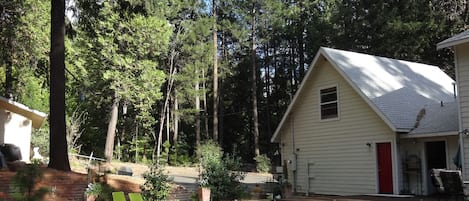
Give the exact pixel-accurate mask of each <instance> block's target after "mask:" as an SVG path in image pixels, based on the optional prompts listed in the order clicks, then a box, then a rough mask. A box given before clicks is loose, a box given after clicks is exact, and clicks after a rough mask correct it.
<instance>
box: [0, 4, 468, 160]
mask: <svg viewBox="0 0 469 201" xmlns="http://www.w3.org/2000/svg"><path fill="white" fill-rule="evenodd" d="M65 3H66V11H65V12H66V18H65V39H64V40H65V103H66V107H65V114H66V136H67V143H68V150H69V152H72V153H79V154H84V155H90V154H91V153H93V154H94V156H98V157H102V158H107V159H113V160H120V161H128V162H139V163H140V162H149V161H154V160H161V161H163V162H165V163H168V164H171V165H187V164H190V163H191V162H194V158H196V157H195V155H196V151H195V150H196V147H197V145H199V144H201V143H202V142H204V141H206V140H213V141H215V142H218V143H219V144H220V145H221V147H222V148H223V150H224V152H226V153H230V154H233V155H236V156H239V157H241V158H242V161H243V162H245V163H254V162H255V161H254V158H255V157H256V156H259V155H266V156H268V157H269V158H271V159H272V161H273V162H274V163H279V161H278V160H279V155H278V145H276V144H273V143H271V142H270V138H271V136H272V134H273V133H274V131H275V129H276V127H277V125H278V123H279V121H280V120H281V118H282V116H283V114H284V112H285V110H286V108H287V107H288V104H289V103H290V101H291V99H292V96H293V95H294V94H295V92H296V90H297V89H298V87H299V85H300V83H301V80H302V79H303V77H304V76H305V74H306V71H307V70H308V68H309V66H310V64H311V62H312V60H313V59H314V56H315V54H316V52H317V51H318V49H319V48H320V47H321V46H325V47H332V48H337V49H343V50H350V51H357V52H362V53H368V54H373V55H378V56H385V57H391V58H396V59H403V60H409V61H416V62H422V63H427V64H432V65H437V66H440V67H441V68H442V69H443V70H444V71H445V72H446V73H448V74H449V75H451V76H453V77H454V69H453V68H452V66H453V55H452V52H451V50H449V49H444V50H436V44H437V43H438V42H440V41H442V40H444V39H446V38H449V37H450V36H452V35H454V34H457V33H460V32H462V31H464V30H465V29H466V27H467V24H468V21H469V3H468V2H467V1H463V0H448V1H441V0H408V1H402V0H96V1H93V0H66V1H65ZM0 28H1V29H0V48H1V51H0V66H1V68H0V83H1V85H2V86H3V87H0V94H1V95H2V96H5V97H8V98H12V99H13V100H15V101H18V102H20V103H22V104H25V105H27V106H28V107H30V108H33V109H35V110H39V111H42V112H45V113H47V114H49V113H50V109H49V108H50V105H49V104H50V103H49V96H50V91H49V86H50V80H51V75H50V73H49V66H50V58H49V54H50V49H51V47H50V46H51V45H50V40H51V2H50V1H47V0H0ZM51 107H54V106H53V105H51ZM49 132H50V131H49V124H48V123H46V124H45V125H44V126H43V127H42V128H41V129H39V130H35V131H34V133H33V137H32V143H33V146H38V147H40V150H41V152H42V154H43V155H48V154H49V153H48V150H49V146H50V145H49V141H50V139H49V138H50V134H49Z"/></svg>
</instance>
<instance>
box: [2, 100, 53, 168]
mask: <svg viewBox="0 0 469 201" xmlns="http://www.w3.org/2000/svg"><path fill="white" fill-rule="evenodd" d="M46 117H47V115H46V114H45V113H42V112H39V111H36V110H32V109H30V108H28V107H26V106H25V105H23V104H20V103H17V102H15V101H12V100H9V99H6V98H4V97H0V145H1V144H14V145H16V146H18V147H20V150H21V156H22V161H25V162H29V157H30V147H31V131H32V128H36V129H38V128H40V127H41V126H42V124H43V123H44V121H45V119H46Z"/></svg>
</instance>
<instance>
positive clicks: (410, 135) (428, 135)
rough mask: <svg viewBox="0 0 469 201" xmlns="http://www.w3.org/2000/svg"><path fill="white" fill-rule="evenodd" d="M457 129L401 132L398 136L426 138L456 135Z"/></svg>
mask: <svg viewBox="0 0 469 201" xmlns="http://www.w3.org/2000/svg"><path fill="white" fill-rule="evenodd" d="M458 134H459V132H458V131H442V132H434V133H417V134H403V135H401V136H400V138H403V139H409V138H427V137H445V136H455V135H458Z"/></svg>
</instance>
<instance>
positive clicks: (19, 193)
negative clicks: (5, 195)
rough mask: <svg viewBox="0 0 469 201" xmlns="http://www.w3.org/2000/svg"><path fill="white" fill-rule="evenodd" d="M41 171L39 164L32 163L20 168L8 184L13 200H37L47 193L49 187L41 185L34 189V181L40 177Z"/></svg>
mask: <svg viewBox="0 0 469 201" xmlns="http://www.w3.org/2000/svg"><path fill="white" fill-rule="evenodd" d="M42 176H43V172H42V170H41V168H40V165H39V164H37V163H33V164H30V165H27V166H26V167H24V168H22V169H20V170H19V171H18V172H17V173H16V175H15V176H14V177H13V182H12V184H11V185H10V188H11V189H12V193H11V194H10V195H11V197H12V198H13V200H16V201H36V200H37V201H39V200H42V198H43V197H44V196H45V195H46V194H47V193H49V189H47V188H45V187H43V188H39V189H35V185H36V182H37V181H38V180H39V179H41V178H42Z"/></svg>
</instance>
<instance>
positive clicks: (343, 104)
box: [279, 59, 398, 195]
mask: <svg viewBox="0 0 469 201" xmlns="http://www.w3.org/2000/svg"><path fill="white" fill-rule="evenodd" d="M320 60H322V59H320ZM313 70H314V71H313V72H312V77H311V78H310V79H309V81H310V82H309V83H307V84H306V85H305V87H304V88H303V92H302V94H300V96H299V97H298V98H299V101H298V102H297V104H296V106H295V108H293V109H292V113H291V117H290V118H289V119H287V122H288V123H287V122H286V123H285V125H284V127H283V129H282V130H281V132H280V133H279V134H280V136H281V137H280V139H281V148H282V159H284V160H285V159H286V160H291V158H292V157H293V155H292V153H293V152H294V153H295V154H296V156H297V177H296V178H297V181H296V184H297V186H296V187H297V191H298V192H303V193H306V192H311V193H319V194H336V195H358V194H374V193H378V184H377V180H378V179H377V164H376V149H375V144H376V143H379V142H390V143H391V144H392V149H393V152H394V149H395V146H394V145H395V134H394V132H392V130H391V129H390V128H389V127H388V126H387V125H386V123H385V122H384V121H383V120H382V119H381V118H380V117H379V116H378V115H377V114H376V113H375V112H374V111H373V110H372V109H371V108H370V106H369V105H368V104H367V103H366V102H365V101H364V100H363V98H362V97H360V96H359V94H358V93H357V92H356V91H354V89H353V88H352V87H351V86H350V85H349V84H348V83H347V81H346V80H345V79H344V78H342V77H341V76H340V74H339V73H338V72H337V71H336V70H335V69H334V68H333V67H332V66H331V65H330V63H328V62H324V61H323V62H322V63H321V64H318V66H316V67H315V69H313ZM332 85H337V86H338V93H339V94H338V95H339V108H340V109H339V110H340V111H339V119H338V120H332V121H321V120H320V110H319V106H318V104H319V89H320V88H321V87H327V86H332ZM292 118H293V121H292ZM292 124H293V127H292ZM292 135H294V137H293V136H292ZM293 138H294V142H293ZM367 143H370V145H371V146H367ZM293 144H294V145H295V147H294V148H293ZM392 157H393V158H394V159H393V166H394V168H393V169H394V172H393V176H394V182H395V183H396V182H397V181H396V180H397V174H398V172H397V171H396V167H397V166H396V165H397V164H396V160H395V159H396V156H395V155H394V154H393V156H392ZM308 163H311V164H312V165H311V166H310V167H309V169H307V167H308ZM308 172H309V173H310V175H312V176H314V178H311V179H310V178H308ZM289 175H292V171H291V169H289ZM289 181H290V182H291V183H293V178H292V176H290V177H289ZM308 182H309V189H307V187H308ZM396 187H397V185H394V191H395V192H398V190H397V189H396Z"/></svg>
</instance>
